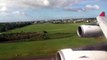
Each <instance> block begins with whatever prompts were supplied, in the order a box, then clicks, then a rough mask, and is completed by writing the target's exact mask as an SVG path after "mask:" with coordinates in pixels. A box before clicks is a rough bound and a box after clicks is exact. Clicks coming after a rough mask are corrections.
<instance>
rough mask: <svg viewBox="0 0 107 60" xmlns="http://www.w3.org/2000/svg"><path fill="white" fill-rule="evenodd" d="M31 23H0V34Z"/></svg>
mask: <svg viewBox="0 0 107 60" xmlns="http://www.w3.org/2000/svg"><path fill="white" fill-rule="evenodd" d="M32 23H33V22H13V23H0V32H5V31H8V30H11V29H15V28H20V27H24V26H27V25H31V24H32Z"/></svg>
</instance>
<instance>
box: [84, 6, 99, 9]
mask: <svg viewBox="0 0 107 60" xmlns="http://www.w3.org/2000/svg"><path fill="white" fill-rule="evenodd" d="M98 9H100V7H99V6H98V5H86V7H85V10H98Z"/></svg>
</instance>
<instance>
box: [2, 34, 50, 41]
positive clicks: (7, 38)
mask: <svg viewBox="0 0 107 60" xmlns="http://www.w3.org/2000/svg"><path fill="white" fill-rule="evenodd" d="M32 38H34V39H35V40H43V39H47V38H48V36H47V33H46V32H27V33H8V34H1V35H0V42H6V41H16V40H24V39H32Z"/></svg>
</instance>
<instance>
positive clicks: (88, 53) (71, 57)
mask: <svg viewBox="0 0 107 60" xmlns="http://www.w3.org/2000/svg"><path fill="white" fill-rule="evenodd" d="M56 60H107V52H106V51H97V50H78V51H73V50H72V49H61V50H60V51H58V53H57V55H56Z"/></svg>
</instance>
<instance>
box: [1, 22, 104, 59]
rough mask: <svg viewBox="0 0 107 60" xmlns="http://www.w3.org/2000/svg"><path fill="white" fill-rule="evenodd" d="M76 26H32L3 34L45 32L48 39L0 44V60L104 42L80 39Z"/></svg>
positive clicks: (99, 39)
mask: <svg viewBox="0 0 107 60" xmlns="http://www.w3.org/2000/svg"><path fill="white" fill-rule="evenodd" d="M80 24H82V23H77V24H73V23H72V24H34V25H30V26H26V27H23V28H18V29H14V30H10V31H7V32H3V33H7V34H8V33H20V32H22V31H23V32H41V31H47V32H48V36H49V39H47V40H40V41H35V39H31V40H32V41H18V42H10V43H9V42H8V43H0V59H4V58H15V57H16V58H18V57H27V56H46V55H54V54H55V53H56V52H57V51H58V50H60V49H62V48H77V47H83V46H87V45H94V44H97V43H101V42H105V40H104V38H80V37H78V36H77V35H76V29H77V27H78V26H79V25H80Z"/></svg>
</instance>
